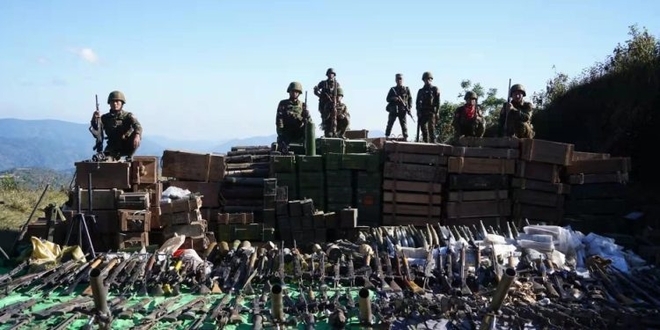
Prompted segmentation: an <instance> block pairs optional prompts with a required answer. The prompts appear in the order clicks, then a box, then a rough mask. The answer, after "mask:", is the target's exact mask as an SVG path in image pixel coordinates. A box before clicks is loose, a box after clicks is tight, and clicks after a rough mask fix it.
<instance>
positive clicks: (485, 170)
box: [447, 157, 516, 174]
mask: <svg viewBox="0 0 660 330" xmlns="http://www.w3.org/2000/svg"><path fill="white" fill-rule="evenodd" d="M447 170H448V172H449V173H466V174H514V173H515V171H516V160H514V159H492V158H468V157H449V160H448V163H447Z"/></svg>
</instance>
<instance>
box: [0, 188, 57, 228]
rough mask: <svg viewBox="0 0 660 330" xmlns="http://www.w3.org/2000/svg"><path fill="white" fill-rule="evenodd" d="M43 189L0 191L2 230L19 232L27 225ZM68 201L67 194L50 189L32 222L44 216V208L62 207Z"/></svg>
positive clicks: (0, 226) (0, 224) (0, 223)
mask: <svg viewBox="0 0 660 330" xmlns="http://www.w3.org/2000/svg"><path fill="white" fill-rule="evenodd" d="M42 192H43V188H42V189H39V190H26V189H0V202H3V204H0V230H6V229H10V230H17V229H20V228H21V226H23V225H24V224H25V221H27V219H28V217H29V216H30V212H32V208H34V205H35V204H36V203H37V201H38V200H39V197H40V196H41V193H42ZM67 199H68V197H67V195H66V193H64V192H62V191H60V190H57V189H52V188H50V189H49V190H48V191H47V192H46V194H45V195H44V198H43V200H42V201H41V203H40V204H39V207H38V208H37V211H36V212H35V213H34V216H32V220H33V221H34V220H35V219H37V218H39V217H43V216H44V208H45V207H46V206H48V204H50V203H54V204H55V205H58V206H60V205H62V204H63V203H64V202H66V201H67Z"/></svg>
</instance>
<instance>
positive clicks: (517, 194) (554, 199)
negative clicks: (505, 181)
mask: <svg viewBox="0 0 660 330" xmlns="http://www.w3.org/2000/svg"><path fill="white" fill-rule="evenodd" d="M564 197H565V196H564V195H559V194H554V193H549V192H543V191H535V190H529V189H514V190H513V200H514V201H515V202H519V203H522V204H528V205H538V206H549V207H563V206H564Z"/></svg>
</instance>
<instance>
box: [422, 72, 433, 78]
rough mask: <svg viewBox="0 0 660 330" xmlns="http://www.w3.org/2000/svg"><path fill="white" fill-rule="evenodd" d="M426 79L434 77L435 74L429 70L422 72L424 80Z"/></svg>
mask: <svg viewBox="0 0 660 330" xmlns="http://www.w3.org/2000/svg"><path fill="white" fill-rule="evenodd" d="M424 79H433V74H432V73H430V72H428V71H426V72H424V74H422V80H424Z"/></svg>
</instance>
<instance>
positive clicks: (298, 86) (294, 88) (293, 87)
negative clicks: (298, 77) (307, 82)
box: [286, 81, 302, 93]
mask: <svg viewBox="0 0 660 330" xmlns="http://www.w3.org/2000/svg"><path fill="white" fill-rule="evenodd" d="M291 91H296V92H298V93H302V84H301V83H299V82H297V81H294V82H292V83H290V84H289V87H288V88H287V89H286V92H287V93H290V92H291Z"/></svg>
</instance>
